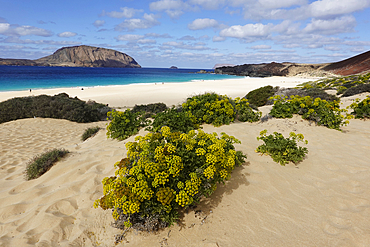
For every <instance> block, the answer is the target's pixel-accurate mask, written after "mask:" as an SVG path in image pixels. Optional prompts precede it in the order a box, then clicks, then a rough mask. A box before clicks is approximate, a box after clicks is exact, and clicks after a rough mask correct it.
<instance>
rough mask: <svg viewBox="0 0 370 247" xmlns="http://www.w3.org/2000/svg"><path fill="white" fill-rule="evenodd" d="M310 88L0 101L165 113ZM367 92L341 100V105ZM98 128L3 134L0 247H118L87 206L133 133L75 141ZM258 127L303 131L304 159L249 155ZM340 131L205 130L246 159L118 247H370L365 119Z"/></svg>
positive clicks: (269, 81) (238, 86)
mask: <svg viewBox="0 0 370 247" xmlns="http://www.w3.org/2000/svg"><path fill="white" fill-rule="evenodd" d="M310 80H314V79H305V78H299V77H290V78H289V77H288V78H286V77H273V78H264V79H250V78H249V79H235V80H223V81H204V82H203V81H199V82H189V83H165V84H157V85H155V84H148V85H128V86H115V87H95V88H84V90H81V88H69V89H68V88H66V89H48V90H33V91H32V92H31V93H30V92H29V91H18V92H0V101H4V100H6V99H10V98H13V97H23V96H30V95H39V94H49V95H54V94H57V93H61V92H66V93H67V94H69V96H70V97H75V96H77V97H78V98H80V99H82V100H89V99H90V100H95V101H96V102H99V103H104V104H109V105H110V106H112V107H132V106H134V105H135V104H147V103H155V102H164V103H166V104H167V105H169V106H170V105H177V104H180V103H182V102H183V101H184V100H185V99H186V98H187V97H188V96H191V95H194V94H199V93H204V92H209V91H212V92H216V93H219V94H227V95H228V96H230V97H233V98H235V97H242V96H244V95H246V94H247V93H248V91H250V90H253V89H256V88H259V87H262V86H265V85H272V86H281V87H293V86H295V85H297V84H299V83H302V82H305V81H310ZM366 95H369V94H361V95H357V96H352V97H348V98H346V99H343V101H342V102H343V107H345V106H347V105H349V104H350V103H351V102H352V100H353V99H355V98H364V97H366ZM269 107H270V106H265V107H262V108H261V110H262V112H264V113H267V112H268V111H269ZM106 124H107V122H98V123H88V124H79V123H74V122H70V121H67V120H57V119H43V118H32V119H21V120H16V121H12V122H7V123H3V124H1V125H0V246H115V244H114V235H115V234H119V233H121V231H120V230H118V229H115V228H113V227H111V223H112V221H113V218H112V216H111V211H109V210H107V211H104V210H102V209H100V208H99V209H94V208H93V202H94V200H96V199H98V198H100V197H101V196H102V195H103V188H102V184H101V181H102V179H103V178H104V177H107V176H112V175H114V171H115V169H114V167H113V165H114V163H115V162H116V161H118V160H120V159H122V158H124V157H125V156H126V149H125V143H127V142H128V141H133V140H134V138H135V136H133V137H130V138H128V139H127V140H124V141H116V140H112V139H107V137H106V130H105V129H103V130H101V131H99V132H98V134H97V135H96V136H94V137H93V138H91V139H88V140H86V141H84V142H82V141H81V140H80V137H81V135H82V133H83V131H84V130H85V129H86V128H88V127H93V126H100V127H102V128H104V127H105V126H106ZM264 129H267V130H268V133H272V132H274V131H278V132H281V133H282V134H283V135H284V136H287V135H289V132H291V131H294V132H296V133H302V134H303V135H304V136H305V139H307V140H308V142H309V143H308V145H307V148H308V150H309V153H308V155H307V157H306V159H305V160H304V161H303V162H301V163H299V164H298V165H297V166H295V165H294V164H291V163H290V164H288V165H286V166H280V165H279V164H277V163H275V162H274V161H273V160H272V159H271V157H269V156H261V155H259V154H258V153H255V149H256V148H257V146H258V145H260V144H262V142H261V141H258V140H257V139H256V137H257V136H258V135H259V133H260V131H262V130H264ZM342 129H343V131H342V132H340V131H337V130H331V129H328V128H326V127H322V126H315V125H314V124H311V123H309V122H308V121H305V120H302V118H301V117H300V116H294V117H293V118H291V119H270V120H268V121H267V122H263V123H262V122H257V123H233V124H230V125H225V126H221V127H218V128H216V127H213V126H211V125H203V130H204V131H206V132H216V133H221V132H226V133H227V134H229V135H233V136H235V137H236V138H238V139H239V140H240V141H241V144H237V145H236V149H237V150H240V151H242V152H243V153H244V154H246V155H247V157H248V158H247V162H246V163H245V164H244V165H243V166H241V167H237V168H236V169H235V170H234V171H233V174H232V176H231V179H230V180H229V181H227V182H226V183H225V184H224V185H220V186H218V188H217V190H216V192H215V193H214V194H213V195H212V196H211V197H210V198H206V199H204V200H203V201H202V202H201V203H200V205H198V207H197V208H196V209H195V210H184V211H183V212H182V214H183V218H182V219H181V221H180V222H179V223H178V224H175V225H174V226H171V227H170V228H168V229H164V230H161V231H159V232H157V233H146V232H136V231H134V230H132V231H129V232H127V234H126V239H125V240H123V241H122V242H121V243H120V244H118V245H117V246H209V247H211V246H212V247H223V246H281V247H282V246H294V247H296V246H312V247H313V246H358V247H365V246H370V220H369V219H370V190H369V188H370V162H369V160H370V121H368V120H367V121H364V120H356V119H353V120H350V124H349V125H348V126H345V127H342ZM143 134H145V131H144V130H141V131H140V133H139V135H143ZM52 148H65V149H68V150H69V151H70V152H71V153H70V154H68V155H67V157H66V158H64V159H63V160H61V161H60V162H58V163H57V164H56V165H55V166H53V167H52V168H51V169H50V170H49V171H48V172H47V173H45V174H44V175H42V176H41V177H40V178H38V179H35V180H31V181H25V179H24V174H23V172H24V170H25V167H26V164H27V161H28V160H30V159H31V158H32V157H33V156H35V155H37V154H40V153H42V152H44V151H45V150H48V149H52Z"/></svg>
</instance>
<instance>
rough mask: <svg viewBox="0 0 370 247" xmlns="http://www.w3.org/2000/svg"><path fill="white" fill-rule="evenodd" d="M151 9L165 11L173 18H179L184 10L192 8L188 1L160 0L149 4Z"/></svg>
mask: <svg viewBox="0 0 370 247" xmlns="http://www.w3.org/2000/svg"><path fill="white" fill-rule="evenodd" d="M149 8H150V10H151V11H165V12H166V13H167V15H168V16H169V17H171V18H173V19H176V18H179V17H180V16H181V15H182V14H184V11H186V10H189V9H191V7H190V5H189V4H188V3H185V2H183V1H181V0H160V1H157V2H152V3H151V4H150V5H149Z"/></svg>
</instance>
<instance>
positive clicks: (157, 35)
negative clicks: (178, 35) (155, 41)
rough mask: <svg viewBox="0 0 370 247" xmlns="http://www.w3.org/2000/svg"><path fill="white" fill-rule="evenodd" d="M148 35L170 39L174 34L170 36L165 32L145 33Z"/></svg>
mask: <svg viewBox="0 0 370 247" xmlns="http://www.w3.org/2000/svg"><path fill="white" fill-rule="evenodd" d="M145 36H146V37H153V38H164V39H170V38H172V36H170V35H169V34H168V33H165V34H158V33H147V34H145Z"/></svg>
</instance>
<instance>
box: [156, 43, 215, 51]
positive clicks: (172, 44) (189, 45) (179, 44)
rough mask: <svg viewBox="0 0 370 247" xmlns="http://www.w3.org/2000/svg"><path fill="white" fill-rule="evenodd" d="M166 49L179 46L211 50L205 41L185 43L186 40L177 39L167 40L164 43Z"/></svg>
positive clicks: (185, 48) (187, 48) (179, 47)
mask: <svg viewBox="0 0 370 247" xmlns="http://www.w3.org/2000/svg"><path fill="white" fill-rule="evenodd" d="M162 46H163V47H164V49H169V48H170V47H174V48H178V49H184V50H198V51H199V50H202V51H203V50H209V48H208V47H206V46H205V44H204V43H202V42H199V43H196V44H185V43H184V42H176V41H170V42H165V43H163V44H162Z"/></svg>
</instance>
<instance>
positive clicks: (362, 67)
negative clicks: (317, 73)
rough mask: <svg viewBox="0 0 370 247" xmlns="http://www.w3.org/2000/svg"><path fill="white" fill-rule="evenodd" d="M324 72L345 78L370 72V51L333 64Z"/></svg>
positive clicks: (326, 67)
mask: <svg viewBox="0 0 370 247" xmlns="http://www.w3.org/2000/svg"><path fill="white" fill-rule="evenodd" d="M323 70H325V71H329V72H331V73H334V74H337V75H343V76H347V75H353V74H358V73H362V72H366V71H370V51H367V52H365V53H362V54H360V55H357V56H354V57H351V58H348V59H346V60H343V61H340V62H336V63H331V64H329V65H328V66H325V67H324V68H323Z"/></svg>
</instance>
